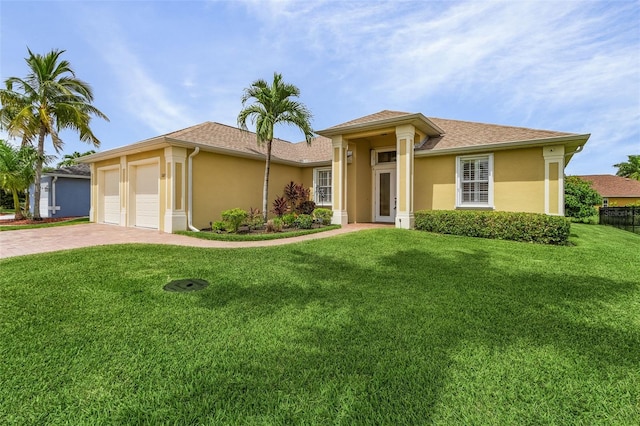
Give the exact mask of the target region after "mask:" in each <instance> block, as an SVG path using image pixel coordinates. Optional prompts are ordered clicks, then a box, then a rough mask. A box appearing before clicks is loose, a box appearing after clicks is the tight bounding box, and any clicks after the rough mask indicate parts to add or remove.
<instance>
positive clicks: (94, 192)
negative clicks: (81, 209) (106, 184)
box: [89, 163, 98, 222]
mask: <svg viewBox="0 0 640 426" xmlns="http://www.w3.org/2000/svg"><path fill="white" fill-rule="evenodd" d="M89 170H90V171H91V179H90V182H91V183H90V184H89V188H91V192H90V195H89V196H90V200H91V201H90V203H91V204H90V206H89V222H97V221H98V218H97V217H96V214H97V213H98V208H97V207H98V206H97V205H96V203H97V202H98V175H96V163H91V164H89Z"/></svg>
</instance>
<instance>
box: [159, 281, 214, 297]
mask: <svg viewBox="0 0 640 426" xmlns="http://www.w3.org/2000/svg"><path fill="white" fill-rule="evenodd" d="M208 285H209V283H208V282H206V281H205V280H200V279H197V278H187V279H186V280H174V281H171V282H170V283H169V284H167V285H165V286H164V287H163V288H164V290H165V291H175V292H180V293H182V292H186V291H197V290H202V289H203V288H206V287H207V286H208Z"/></svg>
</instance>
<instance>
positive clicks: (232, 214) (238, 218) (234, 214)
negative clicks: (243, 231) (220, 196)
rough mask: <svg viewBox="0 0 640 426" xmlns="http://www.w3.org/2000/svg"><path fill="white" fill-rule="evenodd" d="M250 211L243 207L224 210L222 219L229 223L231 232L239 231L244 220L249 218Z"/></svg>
mask: <svg viewBox="0 0 640 426" xmlns="http://www.w3.org/2000/svg"><path fill="white" fill-rule="evenodd" d="M247 216H248V213H247V211H246V210H242V209H238V208H235V209H230V210H225V211H223V212H222V220H224V221H225V222H227V223H228V224H229V230H230V231H231V232H238V228H240V225H242V222H244V220H245V219H246V218H247Z"/></svg>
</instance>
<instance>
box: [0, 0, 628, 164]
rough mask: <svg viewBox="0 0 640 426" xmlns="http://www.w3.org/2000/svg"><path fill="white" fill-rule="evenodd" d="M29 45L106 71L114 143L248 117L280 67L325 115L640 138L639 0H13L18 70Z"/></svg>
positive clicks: (8, 50) (9, 42)
mask: <svg viewBox="0 0 640 426" xmlns="http://www.w3.org/2000/svg"><path fill="white" fill-rule="evenodd" d="M27 46H28V47H29V48H31V50H32V51H34V52H37V53H46V52H48V51H49V50H51V49H54V48H55V49H64V50H66V53H65V55H64V58H65V59H67V60H69V61H70V62H71V64H72V66H73V68H74V69H75V70H76V72H77V75H78V77H80V78H82V79H84V80H85V81H87V82H89V83H90V84H91V85H92V86H93V89H94V94H95V105H96V106H97V107H98V108H99V109H100V110H102V111H103V112H104V113H106V114H107V115H108V116H109V118H110V120H111V121H110V122H109V123H107V122H103V121H101V120H95V122H94V124H93V129H94V131H95V133H96V134H97V135H98V137H99V138H100V139H101V141H102V146H101V150H106V149H110V148H115V147H118V146H122V145H126V144H129V143H132V142H136V141H139V140H142V139H146V138H149V137H153V136H157V135H160V134H163V133H167V132H170V131H173V130H178V129H181V128H184V127H187V126H190V125H193V124H197V123H201V122H203V121H216V122H219V123H224V124H229V125H235V123H236V117H237V114H238V112H239V111H240V108H241V104H240V96H241V94H242V90H243V88H245V87H247V86H249V85H250V84H251V82H252V81H254V80H256V79H258V78H263V79H266V80H270V79H271V78H272V76H273V72H274V71H277V72H281V73H282V74H283V76H284V78H285V80H286V81H287V82H289V83H293V84H295V85H296V86H298V87H299V88H300V90H301V101H302V102H304V103H305V104H306V105H307V106H308V107H309V108H310V109H311V111H312V112H313V115H314V120H313V126H314V128H316V129H323V128H326V127H330V126H333V125H335V124H339V123H342V122H345V121H348V120H351V119H353V118H357V117H360V116H363V115H367V114H371V113H374V112H377V111H380V110H383V109H391V110H399V111H407V112H421V113H423V114H424V115H426V116H427V117H440V118H450V119H459V120H467V121H479V122H486V123H494V124H506V125H513V126H523V127H531V128H539V129H549V130H558V131H566V132H575V133H591V135H592V136H591V139H590V141H589V142H588V143H587V145H586V147H585V149H584V151H583V152H582V153H580V154H578V155H576V156H575V157H574V158H573V160H572V161H571V163H570V164H569V166H568V167H567V170H566V172H567V174H592V173H593V174H595V173H615V171H616V169H615V168H614V167H613V166H612V165H613V164H615V163H618V162H621V161H626V159H627V155H629V154H640V2H638V1H610V2H604V1H589V2H582V1H544V2H543V1H508V2H493V1H471V2H458V1H440V2H426V1H390V2H386V1H367V2H359V1H293V0H289V1H287V0H283V1H273V2H270V1H259V0H253V1H252V0H247V1H37V2H36V1H7V0H1V2H0V52H1V53H0V78H1V79H2V81H4V80H5V79H6V78H7V77H10V76H20V77H22V76H25V75H26V73H27V69H26V64H25V63H24V58H25V56H26V55H27ZM62 136H63V139H64V141H65V150H64V153H71V152H73V151H81V152H84V151H86V150H88V149H90V148H91V147H90V146H88V145H85V144H83V143H80V142H78V140H77V137H75V135H74V134H73V133H63V134H62ZM276 136H278V137H281V138H283V139H287V140H291V141H300V140H302V136H301V135H300V134H299V133H297V132H296V131H294V130H293V129H289V128H279V129H277V130H276ZM48 151H50V153H53V148H52V147H51V145H50V143H49V144H48Z"/></svg>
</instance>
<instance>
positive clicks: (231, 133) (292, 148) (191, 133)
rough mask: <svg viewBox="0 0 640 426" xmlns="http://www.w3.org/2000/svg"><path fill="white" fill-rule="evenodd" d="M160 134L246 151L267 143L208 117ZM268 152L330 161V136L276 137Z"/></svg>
mask: <svg viewBox="0 0 640 426" xmlns="http://www.w3.org/2000/svg"><path fill="white" fill-rule="evenodd" d="M162 137H166V138H171V139H176V140H180V141H184V142H191V143H196V144H201V145H208V146H211V147H215V148H224V149H229V150H232V151H237V152H240V153H245V154H260V155H264V154H266V147H265V146H258V144H257V140H256V134H255V133H253V132H249V131H242V130H240V129H238V128H236V127H231V126H227V125H224V124H220V123H214V122H211V121H207V122H205V123H202V124H197V125H195V126H191V127H188V128H186V129H182V130H178V131H175V132H171V133H167V134H166V135H163V136H162ZM271 156H272V158H274V159H282V160H289V161H296V162H301V163H313V162H322V161H329V160H330V159H331V139H328V138H325V137H323V136H318V137H315V138H313V139H312V141H311V145H308V144H307V143H306V142H299V143H291V142H287V141H285V140H282V139H277V138H276V139H274V140H273V144H272V151H271Z"/></svg>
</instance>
